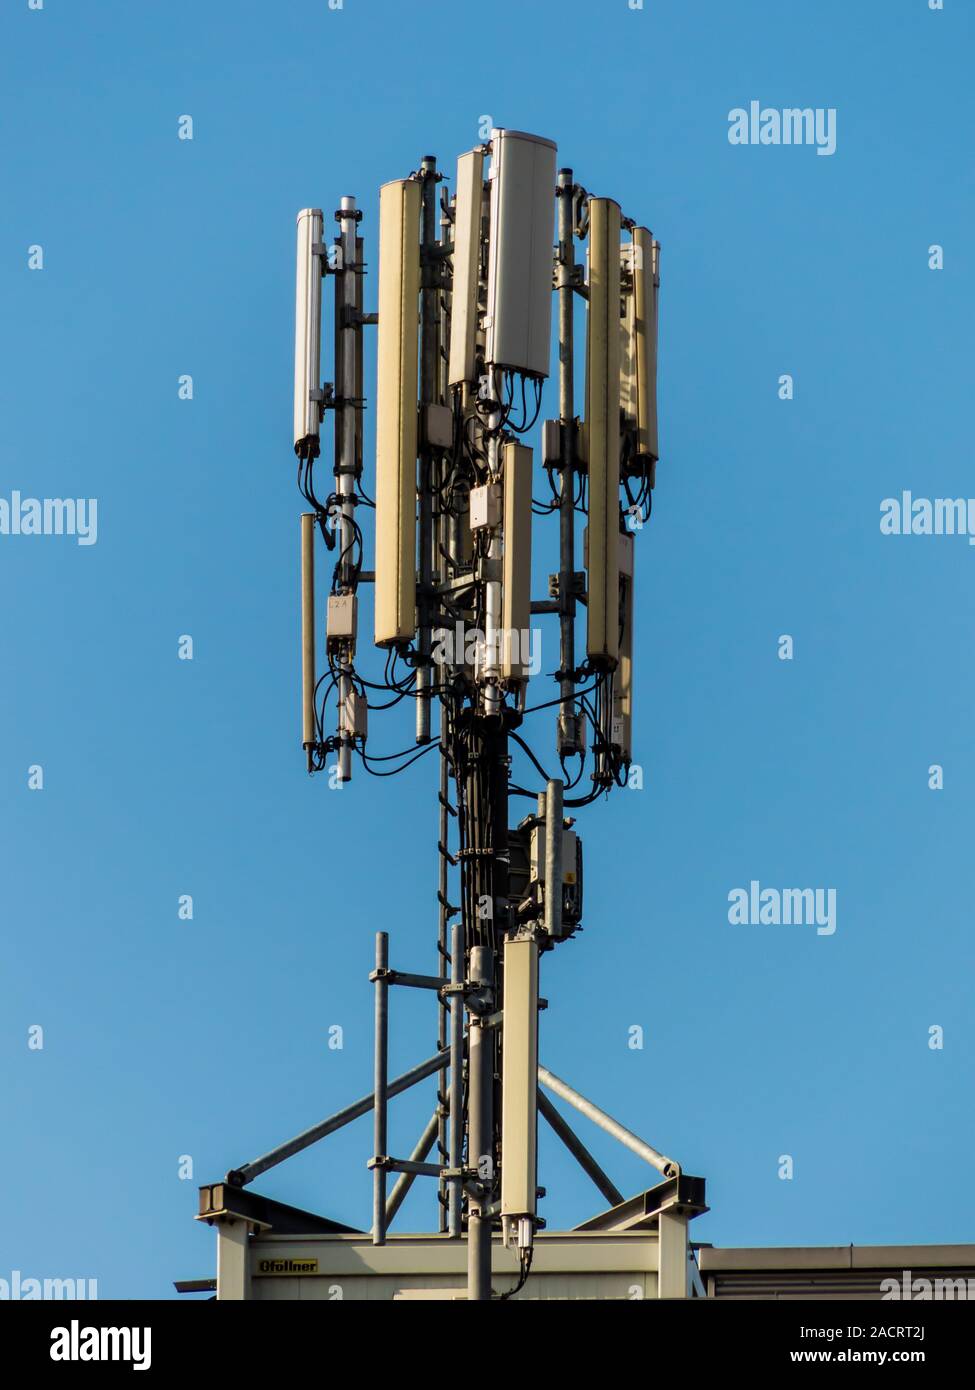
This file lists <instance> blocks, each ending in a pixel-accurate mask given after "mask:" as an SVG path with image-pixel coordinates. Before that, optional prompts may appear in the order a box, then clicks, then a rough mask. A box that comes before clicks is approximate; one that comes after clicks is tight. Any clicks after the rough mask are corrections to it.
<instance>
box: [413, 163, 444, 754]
mask: <svg viewBox="0 0 975 1390" xmlns="http://www.w3.org/2000/svg"><path fill="white" fill-rule="evenodd" d="M420 176H421V179H422V182H423V192H422V199H423V201H422V214H421V216H422V223H421V229H420V277H421V278H420V286H421V288H420V410H421V412H423V413H424V414H425V413H426V408H427V406H429V405H431V404H434V403H435V402H436V401H437V400H438V397H439V381H440V273H441V272H440V261H439V259H438V257H437V249H438V247H439V245H440V243H439V242H438V240H437V184H438V183H439V181H440V175H439V174H438V173H437V161H436V158H435V157H434V156H433V155H432V154H428V155H424V157H423V161H422V163H421V165H420ZM432 481H433V450H432V449H431V448H430V445H429V443H428V442H427V440H426V438H425V437H421V442H420V455H419V470H418V475H417V491H418V494H419V499H420V527H419V561H420V563H419V579H420V604H419V614H418V616H419V620H420V621H419V627H418V630H417V651H418V653H419V655H420V662H419V664H418V665H417V671H416V693H417V700H416V741H417V743H429V742H430V705H431V688H432V685H433V681H432V674H433V672H432V668H431V667H430V665H429V664H428V661H429V657H430V648H431V613H432V607H433V601H432V598H431V590H432V587H433V575H434V569H435V565H436V561H435V557H434V526H433V487H432Z"/></svg>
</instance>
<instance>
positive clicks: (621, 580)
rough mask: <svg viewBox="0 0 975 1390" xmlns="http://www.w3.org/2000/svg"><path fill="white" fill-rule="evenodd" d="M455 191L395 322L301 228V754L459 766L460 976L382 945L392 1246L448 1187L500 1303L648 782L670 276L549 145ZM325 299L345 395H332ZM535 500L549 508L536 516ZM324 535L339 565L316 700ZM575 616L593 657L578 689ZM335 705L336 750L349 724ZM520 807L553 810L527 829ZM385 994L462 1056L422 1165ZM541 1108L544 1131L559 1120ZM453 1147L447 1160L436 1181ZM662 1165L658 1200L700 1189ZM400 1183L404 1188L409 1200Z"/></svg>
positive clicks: (580, 665) (435, 186)
mask: <svg viewBox="0 0 975 1390" xmlns="http://www.w3.org/2000/svg"><path fill="white" fill-rule="evenodd" d="M442 179H443V176H442V174H441V173H440V172H439V171H438V169H437V164H436V160H435V159H434V158H433V157H431V156H428V157H426V158H424V159H423V160H422V161H421V164H420V167H419V169H418V170H417V171H416V172H414V173H413V174H411V175H410V176H409V177H408V178H406V179H399V180H395V181H393V182H391V183H387V184H385V185H384V186H383V188H382V189H381V192H380V200H379V286H378V313H375V314H369V313H365V312H363V307H362V306H363V283H364V279H365V274H366V263H365V259H364V251H363V241H362V238H361V237H360V235H359V227H360V222H361V213H360V211H359V210H358V209H357V207H356V203H355V200H354V199H353V198H343V199H342V201H341V205H340V207H339V209H338V210H337V211H336V213H335V218H336V221H337V223H338V228H339V230H338V233H337V235H336V236H335V239H334V242H333V243H332V245H331V246H326V245H325V243H324V224H323V216H322V213H321V212H320V211H319V210H317V209H306V210H305V211H303V212H301V213H299V215H298V268H297V326H296V338H295V346H296V353H295V410H294V447H295V453H296V454H297V456H298V475H299V485H300V488H301V492H302V495H303V497H304V498H305V500H306V502H307V504H308V506H309V507H310V510H309V511H307V512H305V513H304V514H303V515H302V517H301V574H302V584H301V594H302V692H303V710H302V744H303V748H304V750H305V755H306V759H307V766H308V770H309V771H310V772H319V771H324V770H328V772H329V774H330V776H332V777H333V778H335V779H337V780H338V781H341V782H345V781H348V780H349V778H350V777H351V776H352V767H353V760H354V759H358V761H359V762H360V763H361V764H362V766H363V768H364V769H365V770H366V771H367V772H370V773H374V774H376V775H380V776H387V775H391V774H393V773H397V772H400V771H403V770H405V769H406V768H407V767H409V766H410V765H411V764H412V763H413V762H415V761H416V760H417V758H418V757H421V756H423V755H424V754H425V753H426V752H427V751H430V750H433V749H436V750H437V751H438V753H439V760H440V782H439V806H440V833H439V845H438V848H439V880H438V886H437V894H436V897H437V902H438V911H439V925H438V943H437V944H438V952H439V971H438V973H437V974H436V975H434V976H422V975H411V974H405V973H404V972H401V971H397V970H393V969H391V968H390V966H389V961H388V941H387V937H386V934H385V933H379V934H378V937H377V953H376V968H375V970H374V971H373V973H372V975H371V976H370V978H371V979H372V981H373V983H374V986H375V992H376V1075H375V1087H374V1096H373V1106H374V1124H375V1133H374V1149H375V1152H374V1154H373V1157H372V1159H371V1165H370V1166H371V1167H372V1170H373V1175H374V1208H373V1230H372V1234H373V1240H374V1241H375V1242H376V1243H377V1244H382V1243H383V1242H384V1241H385V1239H386V1229H387V1225H388V1222H389V1220H390V1219H391V1217H392V1215H393V1214H394V1213H395V1211H396V1209H397V1208H398V1206H399V1204H400V1203H401V1201H402V1198H403V1196H404V1195H405V1191H406V1190H407V1189H408V1187H409V1185H410V1184H411V1183H412V1181H413V1180H414V1178H415V1177H417V1176H430V1177H433V1178H435V1179H436V1181H437V1187H438V1196H439V1225H440V1229H441V1231H443V1232H445V1233H446V1234H448V1235H449V1236H453V1237H455V1238H461V1237H462V1236H463V1235H464V1234H465V1232H466V1235H467V1240H468V1289H469V1296H470V1297H472V1298H488V1297H490V1296H491V1288H490V1281H491V1263H490V1262H491V1232H492V1229H494V1228H496V1227H498V1226H500V1229H501V1232H502V1237H503V1240H504V1242H505V1244H506V1245H509V1246H512V1247H515V1248H517V1250H518V1252H519V1254H520V1256H521V1265H522V1281H524V1279H525V1278H526V1277H527V1274H528V1270H529V1268H530V1265H531V1257H532V1249H533V1242H534V1235H535V1231H536V1230H537V1229H538V1228H539V1226H540V1225H542V1224H544V1223H543V1222H542V1221H541V1219H540V1218H539V1216H538V1212H537V1194H538V1187H537V1171H536V1169H537V1159H536V1129H537V1115H538V1108H539V1100H538V1096H539V1092H538V1084H539V1077H540V1075H541V1074H542V1073H544V1074H545V1076H548V1077H550V1078H551V1074H549V1073H545V1072H544V1068H542V1069H541V1070H540V1068H539V1062H538V1011H539V1008H540V1000H539V990H538V979H539V957H540V955H542V954H544V952H546V951H548V950H551V949H553V948H554V947H555V946H556V945H558V944H559V943H560V942H562V941H565V940H566V939H568V938H569V937H571V936H572V935H573V933H574V932H575V931H576V930H577V928H578V927H579V925H580V922H581V916H582V845H581V841H580V839H579V838H578V836H577V835H576V833H575V832H574V830H573V829H572V827H573V825H574V821H573V820H572V819H571V818H568V817H567V816H566V811H568V810H576V809H578V808H580V807H583V806H585V805H587V804H589V803H591V802H593V801H595V800H596V799H597V798H598V797H599V796H601V795H602V794H604V793H605V792H607V791H608V790H610V789H611V788H612V787H613V786H615V785H622V784H624V783H625V780H626V777H627V772H628V768H629V765H630V762H631V757H632V747H631V742H632V714H633V609H634V554H633V552H634V533H635V532H638V531H639V530H641V529H642V527H643V524H644V523H645V521H646V520H647V518H648V517H649V513H650V504H651V490H652V488H653V486H654V481H655V479H654V471H655V466H656V463H657V452H658V445H657V392H656V373H657V299H658V289H659V283H660V275H659V264H660V248H659V244H658V243H657V242H656V241H655V240H654V238H653V236H652V235H651V233H650V232H649V231H648V230H647V229H646V228H645V227H642V226H637V225H635V224H634V223H633V222H632V221H631V220H630V219H629V218H627V217H625V216H624V215H623V213H622V211H621V209H620V206H619V204H618V203H616V202H614V201H613V200H612V199H609V198H601V197H591V196H589V195H588V194H587V193H586V191H585V189H583V188H582V187H580V186H579V185H578V184H577V183H575V182H574V179H573V174H572V171H571V170H570V169H561V170H559V171H558V173H556V147H555V145H554V144H553V143H552V142H551V141H549V140H545V139H542V138H540V137H538V136H535V135H528V134H524V133H523V132H520V131H512V130H493V131H492V132H491V138H490V141H489V142H488V143H487V144H485V145H483V146H479V147H478V148H476V149H474V150H471V151H470V152H468V153H466V154H463V155H461V157H460V159H459V160H458V162H457V174H456V180H455V184H454V193H453V196H449V195H448V194H447V192H446V190H445V188H444V187H443V186H442ZM577 241H580V242H582V241H584V242H586V245H587V256H586V261H585V262H584V263H577V261H576V256H575V243H576V242H577ZM553 242H554V244H555V251H554V257H553V250H552V248H553ZM328 280H330V281H331V282H332V284H333V286H334V374H335V380H334V382H332V383H325V384H324V385H323V384H322V382H321V322H322V287H323V284H324V283H325V282H326V281H328ZM553 290H554V294H555V298H556V300H557V308H558V342H557V375H558V383H559V411H558V416H557V417H556V418H552V419H548V420H545V421H543V422H542V427H541V439H542V448H541V459H540V466H536V464H535V461H534V456H533V449H532V447H531V446H530V445H529V444H528V443H527V439H528V437H529V435H530V434H531V433H532V431H533V429H534V427H535V425H536V423H537V421H538V420H539V417H540V415H541V411H542V404H543V388H544V384H545V382H546V380H547V379H548V377H549V374H550V362H551V356H552V353H551V349H552V343H551V338H552V317H553V313H552V292H553ZM580 299H581V300H582V301H584V302H585V304H586V336H585V342H586V349H585V382H584V402H585V405H584V416H583V419H582V420H581V421H580V420H579V419H578V418H577V417H576V415H575V391H576V383H575V350H574V311H575V304H576V301H577V300H580ZM369 325H377V326H378V341H377V378H376V380H377V386H376V459H375V480H374V481H375V491H374V500H373V498H370V496H369V495H368V492H367V490H366V488H365V486H364V481H363V472H364V469H363V451H362V434H363V431H362V419H363V411H364V410H365V408H366V401H365V399H364V384H363V350H362V347H363V336H364V330H365V329H366V327H367V326H369ZM329 416H330V417H331V419H332V421H333V426H334V428H333V438H334V464H333V468H332V472H333V481H332V485H331V488H330V490H329V491H328V493H327V494H326V495H324V496H322V495H321V493H322V492H324V489H321V490H320V491H319V490H317V488H319V487H320V485H319V484H318V480H317V476H316V474H317V471H318V465H317V460H318V459H319V456H320V446H321V429H322V425H323V423H324V421H325V419H326V418H328V417H329ZM540 479H544V480H545V484H544V486H543V491H545V492H546V493H547V495H546V497H545V498H544V500H541V501H539V500H537V499H536V498H535V497H534V496H533V491H534V486H535V483H536V480H540ZM362 508H366V509H374V511H375V527H374V535H375V560H374V569H373V570H372V571H368V570H367V569H365V568H364V567H363V566H364V561H365V554H364V552H365V544H366V542H365V534H364V529H363V526H361V525H360V522H359V520H358V516H360V515H362V512H361V511H360V509H362ZM580 516H581V517H582V523H580V521H579V518H580ZM545 518H552V519H557V523H558V536H559V568H558V572H557V573H553V574H551V575H550V576H549V583H548V594H547V596H545V597H544V598H535V599H533V598H532V594H531V580H532V533H533V526H534V525H535V523H536V520H537V521H541V520H543V519H545ZM581 524H584V534H583V559H584V566H583V569H582V570H581V571H578V570H577V569H576V542H577V530H578V529H579V527H580V525H581ZM316 536H317V539H318V542H319V543H320V544H323V545H324V547H325V548H326V550H327V551H328V552H329V553H330V554H331V557H332V560H333V564H332V573H331V583H330V587H329V592H328V595H327V610H326V622H325V661H324V663H323V670H322V673H321V674H319V661H318V653H317V651H316V645H317V643H316V634H317V623H318V618H317V616H316V611H315V604H316V597H317V588H316V577H315V549H316ZM370 583H371V584H372V585H373V590H374V604H373V611H374V631H373V642H374V645H375V646H376V647H377V648H379V649H380V650H381V651H382V652H383V653H384V654H385V666H384V670H383V674H382V677H381V679H378V680H377V679H374V678H368V679H367V678H366V677H365V676H363V675H362V674H360V671H359V669H358V666H357V644H358V641H359V637H360V632H359V621H360V620H359V603H358V597H359V591H360V588H361V586H363V585H367V584H370ZM580 607H582V608H584V609H585V625H586V633H585V657H584V658H583V659H582V660H581V661H578V660H577V650H576V620H577V616H578V613H579V609H580ZM535 617H538V618H542V617H545V618H547V619H548V620H557V624H558V633H559V639H558V649H559V660H558V666H557V669H556V670H555V671H554V679H555V681H556V684H557V687H558V689H557V694H556V695H555V696H554V697H553V698H548V697H545V698H543V699H542V700H541V701H539V702H538V703H536V704H534V705H533V704H531V703H530V702H529V699H528V693H527V692H528V686H529V681H530V678H531V675H532V673H533V671H536V670H537V664H536V662H535V660H534V658H535V656H536V655H537V653H536V650H535V643H534V637H535V634H534V633H533V631H532V619H533V618H535ZM333 697H334V701H335V711H336V718H335V722H334V725H333V724H330V723H329V721H328V719H327V710H328V708H329V703H330V701H331V700H332V698H333ZM409 702H412V703H413V705H414V707H415V730H414V733H413V737H414V744H413V747H412V748H408V749H404V750H403V751H402V752H401V753H400V754H396V755H393V756H392V757H386V758H379V757H375V756H373V754H372V753H371V752H370V751H369V727H368V714H369V711H377V712H378V711H379V710H388V709H389V708H390V707H391V706H392V707H398V706H400V705H401V704H402V705H406V704H408V703H409ZM434 706H436V708H437V710H438V714H439V719H438V731H437V736H436V738H435V737H434V734H433V733H432V711H433V708H434ZM542 709H550V710H551V711H552V712H553V714H554V716H555V754H556V756H557V757H558V759H559V763H560V766H561V771H562V776H561V777H559V778H549V777H548V776H547V774H545V773H544V769H543V760H542V757H541V756H540V755H538V754H537V753H536V752H535V750H534V749H533V747H532V744H531V742H530V741H529V740H528V738H527V737H526V736H525V735H524V734H523V733H522V732H519V730H522V729H523V727H525V724H526V720H527V719H528V717H529V716H530V715H532V714H533V713H535V712H537V711H539V710H542ZM587 734H588V737H587ZM512 745H514V746H515V747H516V748H519V749H520V750H521V751H522V752H523V753H524V754H525V755H526V757H527V758H528V760H529V762H530V764H531V765H532V766H533V768H534V770H535V772H538V773H540V774H541V775H542V777H543V778H544V785H543V786H542V787H541V788H538V789H535V790H533V789H531V788H529V787H524V786H521V785H520V784H519V783H517V782H516V781H514V780H513V775H512V751H513V750H512ZM587 745H591V746H587ZM417 750H418V751H417ZM329 759H334V761H333V762H330V761H329ZM587 767H588V768H589V769H590V771H589V785H588V787H586V786H585V785H584V784H583V778H584V776H585V772H586V769H587ZM533 775H534V774H533ZM572 793H574V794H572ZM512 797H518V798H527V799H528V800H529V802H530V809H529V813H528V815H527V816H525V817H524V818H523V819H522V820H521V821H520V822H519V823H518V824H517V825H515V826H511V825H510V824H509V802H510V800H511V798H512ZM391 985H407V986H411V987H416V988H426V989H429V990H431V991H432V992H434V993H435V994H436V996H437V999H438V1010H439V1037H438V1042H439V1047H438V1057H437V1058H436V1059H432V1063H433V1064H432V1065H428V1069H427V1070H426V1071H423V1075H430V1074H432V1072H434V1071H436V1072H437V1073H438V1074H439V1075H441V1076H442V1077H443V1078H444V1079H443V1080H442V1082H441V1085H440V1090H439V1091H438V1103H437V1110H436V1112H435V1115H434V1116H433V1117H432V1119H431V1123H430V1126H429V1127H428V1131H427V1133H426V1134H425V1136H424V1138H423V1139H422V1140H421V1143H420V1145H418V1148H417V1150H416V1151H415V1152H414V1154H413V1156H412V1157H411V1158H410V1159H408V1160H397V1159H394V1158H392V1157H391V1156H390V1155H389V1154H388V1153H387V1152H386V1149H387V1142H386V1133H387V1129H386V1114H387V1102H388V1099H389V1095H390V1091H391V1088H394V1089H395V1087H399V1089H402V1086H401V1085H400V1082H397V1083H391V1082H390V1081H389V1078H388V1068H387V1062H388V1055H387V1054H388V1026H387V1024H388V991H389V987H390V986H391ZM417 1070H419V1069H417ZM554 1080H555V1081H557V1080H558V1079H557V1078H554ZM400 1081H402V1078H400ZM407 1084H410V1083H407ZM546 1084H548V1083H546ZM559 1085H563V1086H564V1083H559ZM566 1090H569V1088H566ZM571 1094H572V1095H574V1094H575V1093H571ZM542 1106H543V1114H546V1116H547V1117H549V1112H550V1111H551V1109H552V1107H551V1105H550V1104H549V1103H548V1102H547V1101H543V1102H542ZM545 1107H547V1109H546V1108H545ZM596 1113H597V1114H598V1115H601V1114H602V1112H600V1111H596ZM604 1118H606V1117H604ZM558 1119H559V1117H558V1116H557V1115H556V1120H558ZM562 1123H563V1125H564V1122H562ZM610 1123H615V1122H610ZM623 1132H624V1133H628V1132H627V1131H623ZM570 1133H571V1132H570ZM630 1138H631V1139H632V1138H633V1136H630ZM635 1142H636V1143H638V1144H639V1143H642V1141H635ZM434 1147H435V1148H436V1161H435V1162H433V1163H430V1162H427V1161H426V1160H427V1158H428V1156H429V1154H430V1153H431V1151H432V1150H433V1149H434ZM644 1149H646V1150H647V1151H648V1152H649V1154H651V1155H653V1158H651V1160H650V1161H654V1162H655V1161H656V1160H657V1159H660V1162H659V1163H658V1164H657V1166H658V1167H660V1170H661V1171H662V1172H664V1173H665V1174H669V1175H671V1176H673V1175H676V1174H678V1173H679V1169H678V1168H677V1166H676V1165H675V1164H672V1163H671V1162H670V1160H667V1159H663V1158H662V1156H660V1155H657V1154H656V1151H655V1150H652V1149H650V1147H649V1146H646V1145H645V1146H644ZM292 1151H293V1150H292ZM274 1161H277V1159H275V1160H274ZM254 1166H255V1165H251V1167H252V1168H253V1167H254ZM264 1166H268V1165H267V1164H264ZM390 1173H396V1174H397V1175H398V1180H397V1184H396V1187H395V1189H394V1191H393V1193H392V1194H390V1193H388V1192H387V1177H388V1175H389V1174H390ZM610 1187H611V1185H610ZM613 1191H615V1189H613ZM617 1195H618V1194H617Z"/></svg>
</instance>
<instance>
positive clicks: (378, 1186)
mask: <svg viewBox="0 0 975 1390" xmlns="http://www.w3.org/2000/svg"><path fill="white" fill-rule="evenodd" d="M388 966H389V936H388V934H387V933H386V932H384V931H379V932H376V972H377V973H376V1057H375V1073H374V1084H373V1091H374V1094H375V1113H374V1115H373V1154H374V1158H375V1159H376V1160H377V1162H376V1166H375V1167H374V1168H373V1172H372V1183H373V1188H372V1243H373V1245H385V1243H386V1169H385V1167H384V1166H383V1162H384V1160H385V1158H386V1100H387V1094H388V1088H387V1080H388V1075H387V1067H388V1061H389V1056H388V1054H389V985H388V983H387V980H386V971H387V969H388Z"/></svg>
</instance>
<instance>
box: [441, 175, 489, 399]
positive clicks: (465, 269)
mask: <svg viewBox="0 0 975 1390" xmlns="http://www.w3.org/2000/svg"><path fill="white" fill-rule="evenodd" d="M456 188H457V192H456V202H455V204H454V254H453V285H452V288H451V300H450V314H451V317H450V359H449V365H448V373H447V381H448V383H449V385H451V386H459V385H460V384H461V383H462V382H465V381H473V380H474V373H475V361H476V348H477V329H478V322H477V314H478V304H477V301H478V289H479V285H480V278H481V206H482V202H483V199H484V151H483V150H471V151H470V153H469V154H462V155H461V156H460V158H459V159H458V161H457V185H456Z"/></svg>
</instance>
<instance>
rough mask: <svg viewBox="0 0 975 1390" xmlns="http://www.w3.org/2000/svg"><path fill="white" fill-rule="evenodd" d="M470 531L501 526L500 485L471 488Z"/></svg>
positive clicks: (491, 484) (487, 484)
mask: <svg viewBox="0 0 975 1390" xmlns="http://www.w3.org/2000/svg"><path fill="white" fill-rule="evenodd" d="M470 517H471V530H472V531H480V530H483V528H484V527H488V528H490V529H493V528H494V527H495V526H500V525H501V484H500V483H485V484H484V485H483V486H482V487H473V488H471V511H470Z"/></svg>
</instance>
